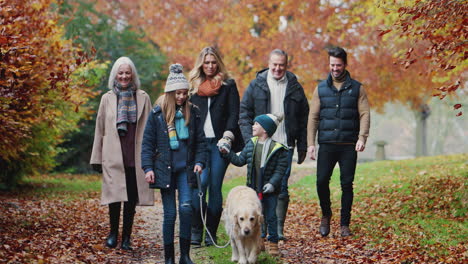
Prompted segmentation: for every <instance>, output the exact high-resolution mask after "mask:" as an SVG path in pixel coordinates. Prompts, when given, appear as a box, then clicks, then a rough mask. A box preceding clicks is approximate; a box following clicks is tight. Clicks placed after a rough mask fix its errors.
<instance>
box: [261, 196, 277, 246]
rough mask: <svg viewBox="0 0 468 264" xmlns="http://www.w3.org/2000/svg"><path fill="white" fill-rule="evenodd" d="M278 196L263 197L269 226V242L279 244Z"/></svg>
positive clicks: (265, 215) (263, 205) (264, 211)
mask: <svg viewBox="0 0 468 264" xmlns="http://www.w3.org/2000/svg"><path fill="white" fill-rule="evenodd" d="M277 203H278V194H276V193H268V194H264V195H263V200H262V207H263V215H264V217H265V222H266V225H267V233H268V238H267V239H268V241H271V242H274V243H278V218H277V216H276V205H277Z"/></svg>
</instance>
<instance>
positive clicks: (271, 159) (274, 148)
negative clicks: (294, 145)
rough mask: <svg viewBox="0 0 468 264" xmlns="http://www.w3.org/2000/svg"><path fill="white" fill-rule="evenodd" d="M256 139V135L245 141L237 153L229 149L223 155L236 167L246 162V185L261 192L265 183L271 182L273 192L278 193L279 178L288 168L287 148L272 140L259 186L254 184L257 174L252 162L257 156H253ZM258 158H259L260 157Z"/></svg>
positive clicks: (279, 187)
mask: <svg viewBox="0 0 468 264" xmlns="http://www.w3.org/2000/svg"><path fill="white" fill-rule="evenodd" d="M257 141H258V137H253V138H251V139H250V140H249V141H248V142H247V144H246V145H245V147H244V149H243V150H242V151H241V153H240V154H239V155H237V154H236V153H234V152H233V151H231V152H229V153H228V154H225V155H224V156H227V157H228V158H229V160H230V161H231V163H232V164H234V165H236V166H238V167H241V166H244V165H245V164H247V186H249V187H250V188H252V189H254V190H255V191H256V192H257V193H259V192H261V191H262V189H261V188H262V187H263V185H265V184H267V183H271V184H272V185H273V186H274V187H275V190H274V193H279V191H280V189H281V179H282V178H283V175H284V173H285V172H286V169H287V168H288V148H287V147H286V146H284V145H282V144H280V143H278V142H275V141H272V144H271V145H270V154H268V157H267V159H266V161H265V166H264V170H263V175H262V183H261V184H260V186H255V185H256V184H255V183H256V182H257V177H258V176H259V175H255V174H256V173H255V165H254V164H253V162H254V158H257V157H254V156H255V153H254V151H255V147H256V146H257ZM258 158H259V159H260V158H261V157H258Z"/></svg>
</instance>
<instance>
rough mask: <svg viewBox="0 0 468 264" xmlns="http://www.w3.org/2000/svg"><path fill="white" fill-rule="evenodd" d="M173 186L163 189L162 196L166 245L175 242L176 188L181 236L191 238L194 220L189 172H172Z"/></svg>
mask: <svg viewBox="0 0 468 264" xmlns="http://www.w3.org/2000/svg"><path fill="white" fill-rule="evenodd" d="M172 181H175V182H173V183H172V184H171V187H170V188H168V189H161V198H162V202H163V211H164V220H163V241H164V245H168V244H171V243H174V227H175V221H176V217H177V212H176V200H175V199H176V198H175V196H176V189H177V190H178V196H179V197H178V198H179V221H180V238H185V239H187V240H189V239H190V232H191V227H192V226H191V222H192V210H193V208H192V189H191V188H190V186H189V185H188V182H187V173H186V172H185V170H182V171H180V172H177V173H173V174H172Z"/></svg>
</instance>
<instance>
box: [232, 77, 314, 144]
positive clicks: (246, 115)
mask: <svg viewBox="0 0 468 264" xmlns="http://www.w3.org/2000/svg"><path fill="white" fill-rule="evenodd" d="M267 73H268V69H264V70H262V71H260V72H258V73H257V78H256V79H254V80H253V81H252V82H250V84H249V86H248V87H247V90H246V91H245V93H244V96H243V97H242V101H241V105H240V118H239V124H240V127H241V131H242V135H243V137H244V141H245V142H247V141H248V140H249V139H250V138H251V137H252V125H253V120H254V118H255V117H256V116H258V115H262V114H269V113H270V112H271V99H270V89H269V88H268V83H267ZM286 77H287V78H288V85H287V87H286V94H285V97H284V122H285V126H286V135H287V140H288V145H289V146H291V147H295V146H297V151H307V119H308V117H309V103H308V101H307V97H306V96H305V94H304V89H303V88H302V86H301V84H300V83H299V82H298V81H297V78H296V76H295V75H294V74H293V73H291V72H286Z"/></svg>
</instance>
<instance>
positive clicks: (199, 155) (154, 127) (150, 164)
mask: <svg viewBox="0 0 468 264" xmlns="http://www.w3.org/2000/svg"><path fill="white" fill-rule="evenodd" d="M205 145H206V144H205V133H204V132H203V125H202V123H201V122H200V111H199V109H198V107H196V106H194V105H192V108H191V113H190V124H189V138H188V141H187V180H188V183H189V185H190V187H192V188H196V187H197V180H196V176H195V173H194V172H193V168H194V167H195V164H196V163H201V164H203V166H204V167H205V164H206V147H205ZM171 164H172V162H171V149H170V146H169V136H168V132H167V124H166V121H165V120H164V115H163V113H162V111H161V107H159V106H156V107H155V108H153V110H152V111H151V113H150V115H149V117H148V121H147V122H146V127H145V132H144V134H143V142H142V146H141V167H142V168H143V170H145V169H148V168H151V169H153V171H154V174H155V179H156V180H155V183H154V184H151V185H150V187H151V188H169V187H170V184H171V173H172V166H171Z"/></svg>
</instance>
